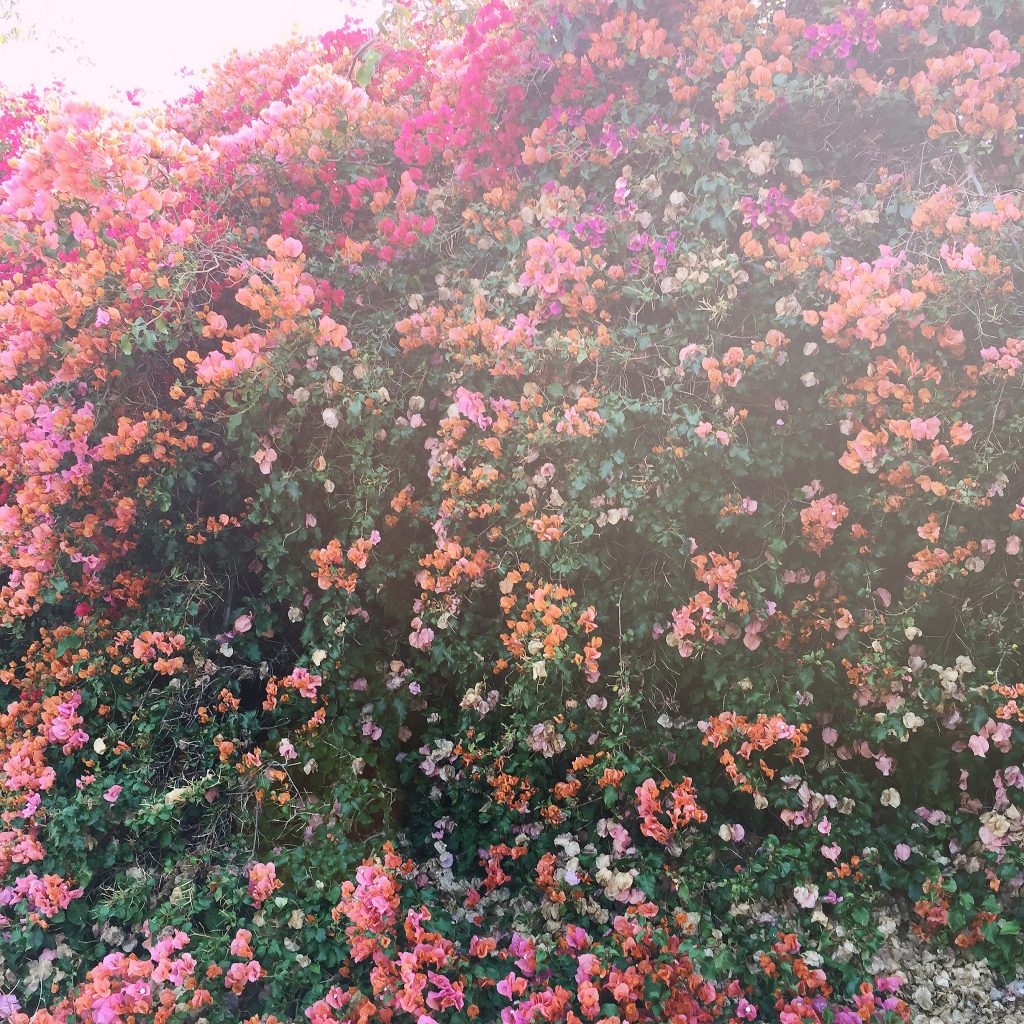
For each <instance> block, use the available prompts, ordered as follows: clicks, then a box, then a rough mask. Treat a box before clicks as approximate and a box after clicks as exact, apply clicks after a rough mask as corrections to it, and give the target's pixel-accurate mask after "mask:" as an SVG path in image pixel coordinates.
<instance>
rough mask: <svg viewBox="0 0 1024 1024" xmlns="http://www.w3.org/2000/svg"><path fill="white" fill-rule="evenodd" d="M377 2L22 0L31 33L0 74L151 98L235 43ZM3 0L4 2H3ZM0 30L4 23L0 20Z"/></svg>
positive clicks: (278, 38) (106, 96) (376, 8)
mask: <svg viewBox="0 0 1024 1024" xmlns="http://www.w3.org/2000/svg"><path fill="white" fill-rule="evenodd" d="M382 6H383V0H20V12H21V20H22V25H23V27H25V28H29V29H32V30H33V31H32V32H31V34H30V37H29V38H25V39H17V40H14V41H12V42H9V43H7V44H5V45H4V46H3V47H0V82H2V83H3V84H4V85H6V86H7V87H8V88H12V89H24V88H27V87H28V86H30V85H39V86H42V85H46V84H47V83H50V82H53V81H55V80H58V79H59V80H62V81H64V82H65V83H66V85H67V86H68V87H69V88H70V89H71V90H73V91H74V92H76V93H77V94H78V95H79V96H81V97H82V98H84V99H90V100H106V101H110V100H111V99H115V100H116V99H119V98H120V99H123V97H124V94H125V92H126V91H127V90H129V89H135V88H141V89H142V90H144V97H145V98H149V99H152V100H159V99H173V98H174V97H176V96H178V95H181V94H182V93H183V92H185V91H186V88H187V82H188V79H186V78H184V77H183V76H182V74H181V69H182V68H183V67H187V68H188V69H190V70H192V71H196V72H201V71H202V70H203V69H204V68H207V67H209V66H210V65H211V64H212V63H214V62H216V61H218V60H220V59H221V58H223V57H225V56H227V55H228V54H229V53H230V52H231V51H232V50H234V49H238V50H243V51H244V50H254V49H259V48H261V47H264V46H267V45H269V44H271V43H277V42H283V41H284V40H287V39H288V38H289V36H290V35H291V34H292V32H293V31H297V32H299V33H300V34H315V33H322V32H326V31H328V30H330V29H334V28H338V27H339V26H340V24H341V22H342V20H343V19H344V17H345V15H346V14H348V15H350V16H351V17H353V18H359V19H361V20H366V21H371V22H372V21H374V20H375V19H376V18H377V16H378V15H379V14H380V12H381V8H382ZM0 7H2V5H0ZM0 30H2V26H0Z"/></svg>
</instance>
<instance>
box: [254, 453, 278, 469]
mask: <svg viewBox="0 0 1024 1024" xmlns="http://www.w3.org/2000/svg"><path fill="white" fill-rule="evenodd" d="M253 459H254V460H255V462H256V464H257V465H258V466H259V467H260V472H261V473H262V474H263V475H264V476H269V475H270V470H271V468H272V467H273V465H274V463H275V462H277V452H276V451H274V449H273V448H260V449H259V451H257V452H256V454H255V455H254V456H253Z"/></svg>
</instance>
